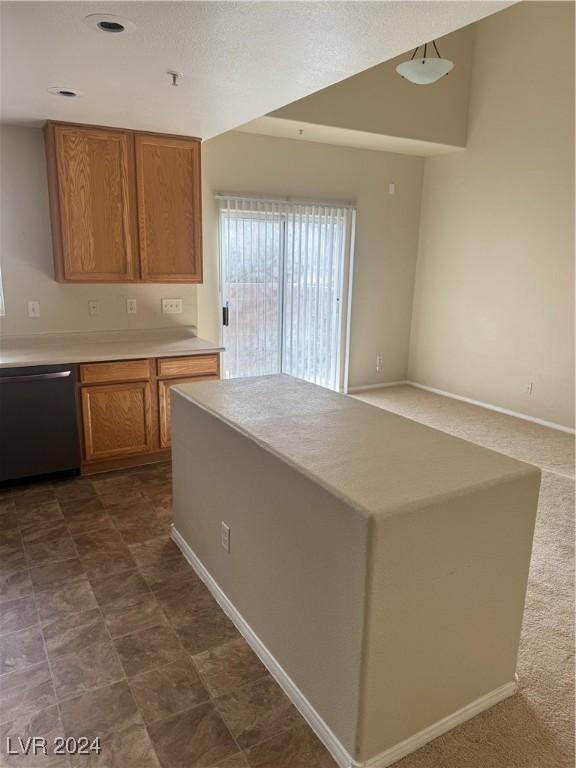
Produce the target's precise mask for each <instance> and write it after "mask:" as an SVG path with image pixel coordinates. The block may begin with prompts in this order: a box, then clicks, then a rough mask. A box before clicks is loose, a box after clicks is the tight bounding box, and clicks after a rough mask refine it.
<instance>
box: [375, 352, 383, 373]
mask: <svg viewBox="0 0 576 768" xmlns="http://www.w3.org/2000/svg"><path fill="white" fill-rule="evenodd" d="M382 368H384V356H383V355H376V372H377V373H380V372H381V371H382Z"/></svg>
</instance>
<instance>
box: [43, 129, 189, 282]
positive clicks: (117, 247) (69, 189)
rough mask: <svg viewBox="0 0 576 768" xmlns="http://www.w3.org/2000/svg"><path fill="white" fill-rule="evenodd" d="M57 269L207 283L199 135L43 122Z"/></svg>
mask: <svg viewBox="0 0 576 768" xmlns="http://www.w3.org/2000/svg"><path fill="white" fill-rule="evenodd" d="M46 155H47V161H48V189H49V196H50V211H51V217H52V241H53V246H54V265H55V275H56V279H57V280H60V281H62V282H74V283H95V282H101V283H120V282H157V283H160V282H161V283H201V282H202V211H201V195H200V141H199V140H198V139H190V138H181V137H173V136H163V135H161V134H147V133H135V132H134V131H129V130H123V129H115V128H98V127H92V126H86V125H76V124H72V123H48V124H47V126H46Z"/></svg>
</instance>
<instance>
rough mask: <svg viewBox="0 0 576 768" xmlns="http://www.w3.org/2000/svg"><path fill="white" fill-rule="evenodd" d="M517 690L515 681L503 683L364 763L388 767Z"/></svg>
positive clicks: (369, 766) (383, 767)
mask: <svg viewBox="0 0 576 768" xmlns="http://www.w3.org/2000/svg"><path fill="white" fill-rule="evenodd" d="M517 690H518V685H517V683H516V682H515V681H514V682H510V683H506V684H505V685H501V686H500V688H496V689H495V690H493V691H490V693H487V694H486V695H485V696H481V697H480V698H479V699H476V701H473V702H472V703H471V704H468V705H467V706H465V707H462V709H459V710H458V711H457V712H454V713H453V714H451V715H448V717H445V718H444V719H443V720H439V721H438V722H437V723H434V724H433V725H431V726H429V727H428V728H424V730H423V731H420V732H419V733H416V734H414V736H410V738H408V739H406V740H405V741H401V742H400V744H396V746H394V747H391V748H390V749H387V750H386V751H385V752H382V753H381V754H380V755H377V756H376V757H373V758H372V759H371V760H368V762H366V763H365V764H364V766H365V768H388V766H389V765H392V764H393V763H396V762H397V761H398V760H401V759H402V758H403V757H406V755H410V754H412V752H416V750H417V749H420V747H423V746H424V745H425V744H428V742H429V741H432V740H433V739H437V738H438V736H442V734H444V733H447V732H448V731H451V730H452V729H453V728H456V726H458V725H462V723H465V722H466V721H467V720H470V719H471V718H473V717H475V716H476V715H479V714H480V712H484V711H485V710H486V709H490V707H493V706H494V705H495V704H499V703H500V702H501V701H504V699H507V698H509V697H510V696H513V695H514V694H515V693H516V691H517Z"/></svg>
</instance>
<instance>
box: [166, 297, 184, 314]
mask: <svg viewBox="0 0 576 768" xmlns="http://www.w3.org/2000/svg"><path fill="white" fill-rule="evenodd" d="M181 312H182V299H162V314H163V315H179V314H180V313H181Z"/></svg>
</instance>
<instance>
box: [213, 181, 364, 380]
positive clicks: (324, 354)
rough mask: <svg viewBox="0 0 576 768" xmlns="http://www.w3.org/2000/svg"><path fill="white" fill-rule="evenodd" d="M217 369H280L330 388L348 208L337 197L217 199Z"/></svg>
mask: <svg viewBox="0 0 576 768" xmlns="http://www.w3.org/2000/svg"><path fill="white" fill-rule="evenodd" d="M217 200H218V204H219V207H220V255H221V290H222V299H223V303H224V306H226V307H227V310H228V325H227V326H225V327H224V334H223V336H224V338H223V342H224V346H225V348H226V351H225V354H224V373H225V375H226V376H228V377H236V376H259V375H265V374H270V373H278V372H280V371H282V372H284V373H289V374H291V375H293V376H298V377H300V378H302V379H306V380H307V381H312V382H314V383H316V384H320V385H322V386H326V387H330V388H332V389H338V388H339V387H340V383H341V368H342V360H343V341H344V332H345V321H346V298H347V284H348V264H349V256H350V252H351V249H352V247H353V228H354V220H355V210H354V209H353V208H351V207H349V206H345V205H341V204H337V203H315V202H287V201H278V200H268V199H256V198H243V197H226V196H219V197H218V198H217Z"/></svg>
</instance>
